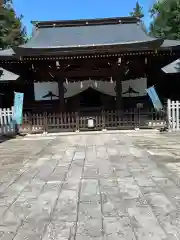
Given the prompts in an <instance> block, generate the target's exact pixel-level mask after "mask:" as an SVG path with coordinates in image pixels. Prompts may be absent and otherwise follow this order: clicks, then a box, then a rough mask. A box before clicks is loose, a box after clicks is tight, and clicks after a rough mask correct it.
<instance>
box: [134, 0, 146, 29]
mask: <svg viewBox="0 0 180 240" xmlns="http://www.w3.org/2000/svg"><path fill="white" fill-rule="evenodd" d="M130 15H131V16H132V17H137V18H139V19H141V21H140V24H141V27H142V29H143V30H144V32H146V33H147V30H146V26H145V24H144V22H143V20H142V18H143V17H144V12H143V7H142V6H141V5H140V4H139V2H138V1H137V2H136V6H135V7H134V8H133V11H132V12H130Z"/></svg>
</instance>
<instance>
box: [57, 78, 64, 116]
mask: <svg viewBox="0 0 180 240" xmlns="http://www.w3.org/2000/svg"><path fill="white" fill-rule="evenodd" d="M58 89H59V110H60V112H63V111H64V79H63V78H59V79H58Z"/></svg>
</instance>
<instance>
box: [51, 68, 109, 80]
mask: <svg viewBox="0 0 180 240" xmlns="http://www.w3.org/2000/svg"><path fill="white" fill-rule="evenodd" d="M52 74H54V75H56V76H57V77H65V78H75V77H76V78H77V77H111V76H112V75H113V69H112V68H110V69H109V68H105V69H100V70H86V71H85V70H84V71H82V70H78V71H57V72H53V73H52Z"/></svg>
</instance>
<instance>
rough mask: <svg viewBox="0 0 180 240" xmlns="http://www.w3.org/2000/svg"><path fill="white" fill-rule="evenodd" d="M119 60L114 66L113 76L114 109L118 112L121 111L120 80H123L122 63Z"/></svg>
mask: <svg viewBox="0 0 180 240" xmlns="http://www.w3.org/2000/svg"><path fill="white" fill-rule="evenodd" d="M122 61H123V60H122V59H120V60H119V61H118V62H117V63H116V64H115V66H114V76H115V80H116V108H117V111H118V112H121V111H122V108H123V103H122V80H123V79H124V63H123V62H122Z"/></svg>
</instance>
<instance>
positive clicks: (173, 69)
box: [162, 59, 180, 74]
mask: <svg viewBox="0 0 180 240" xmlns="http://www.w3.org/2000/svg"><path fill="white" fill-rule="evenodd" d="M162 71H163V72H165V73H169V74H173V73H180V59H177V60H176V61H174V62H172V63H170V64H168V65H166V66H164V67H163V68H162Z"/></svg>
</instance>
